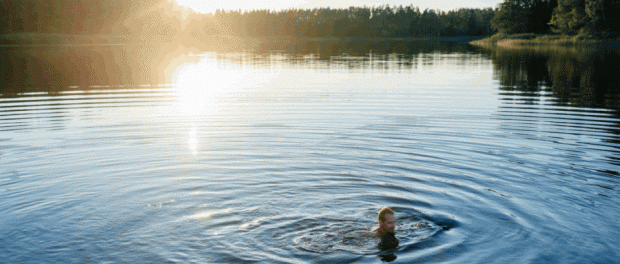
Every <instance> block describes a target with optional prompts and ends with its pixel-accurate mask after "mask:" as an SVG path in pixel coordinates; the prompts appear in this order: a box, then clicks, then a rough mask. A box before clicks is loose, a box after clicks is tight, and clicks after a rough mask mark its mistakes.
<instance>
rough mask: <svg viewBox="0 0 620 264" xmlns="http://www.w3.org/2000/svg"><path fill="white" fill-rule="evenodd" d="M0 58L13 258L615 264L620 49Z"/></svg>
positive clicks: (161, 52)
mask: <svg viewBox="0 0 620 264" xmlns="http://www.w3.org/2000/svg"><path fill="white" fill-rule="evenodd" d="M0 54H1V55H0V56H1V57H2V62H3V63H2V66H1V70H2V73H3V74H4V79H2V82H1V85H2V86H1V87H0V89H1V90H0V94H2V95H1V96H0V199H1V200H2V201H3V202H2V203H1V204H0V215H1V216H0V225H1V226H2V228H1V229H0V249H1V250H0V257H1V258H2V259H3V260H4V261H6V262H7V263H41V262H43V263H89V262H94V263H103V262H114V263H127V262H137V263H145V262H146V263H149V262H155V263H171V262H180V263H253V262H259V263H300V262H302V263H303V262H309V263H334V262H339V263H355V262H357V263H380V262H382V261H394V262H396V263H399V262H400V263H413V262H415V263H427V262H428V263H437V262H441V263H612V262H614V261H616V260H617V259H618V257H620V255H619V254H618V252H620V251H619V250H620V247H619V246H618V245H619V242H620V241H619V239H618V237H620V224H618V222H617V220H616V219H618V218H619V217H620V213H618V212H620V210H619V209H620V208H619V206H618V202H619V194H620V190H619V189H618V188H619V186H618V182H619V178H618V175H619V174H618V171H619V169H620V149H619V146H620V140H619V137H620V136H619V133H618V132H619V129H618V127H619V126H618V123H619V121H620V118H619V116H618V112H617V109H618V98H619V97H618V94H619V93H618V91H619V89H618V83H620V82H619V81H618V78H619V77H618V76H620V75H619V74H618V73H619V72H618V69H620V67H617V66H618V65H617V64H618V61H620V60H617V58H618V55H617V54H613V53H604V52H602V53H601V52H591V53H587V54H586V53H570V52H566V53H540V52H533V51H518V52H517V51H513V52H508V51H489V50H478V49H475V48H472V47H467V46H463V45H448V44H441V45H439V44H436V43H423V44H415V43H406V42H405V43H403V42H388V43H361V42H360V43H357V42H356V43H353V44H351V43H346V45H344V44H342V45H341V44H338V43H309V44H305V45H298V46H292V47H279V46H277V45H276V44H269V45H267V44H265V45H264V46H261V47H258V48H257V49H255V50H246V51H236V52H233V51H227V52H222V51H218V52H213V51H210V52H207V51H201V50H199V49H196V48H186V47H183V46H182V45H179V46H176V45H174V46H79V47H68V46H55V47H2V48H0ZM5 62H10V63H5ZM614 63H615V64H614ZM603 65H611V66H609V67H607V66H603ZM614 65H615V66H614ZM383 206H390V207H392V208H393V209H394V210H395V211H396V212H397V214H396V216H397V218H398V222H397V227H396V229H397V238H398V239H399V240H400V246H399V247H398V248H397V249H395V250H393V251H390V252H381V251H379V249H378V248H377V243H378V241H377V240H376V239H374V238H369V237H366V236H364V233H365V232H367V230H370V229H371V228H372V227H373V226H374V225H376V212H377V211H378V210H379V209H380V208H381V207H383Z"/></svg>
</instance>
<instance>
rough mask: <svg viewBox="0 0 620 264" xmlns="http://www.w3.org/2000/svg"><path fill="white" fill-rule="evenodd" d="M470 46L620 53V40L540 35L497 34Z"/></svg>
mask: <svg viewBox="0 0 620 264" xmlns="http://www.w3.org/2000/svg"><path fill="white" fill-rule="evenodd" d="M469 44H471V45H475V46H483V47H501V48H509V49H521V48H548V49H549V48H560V47H569V48H604V49H613V50H616V51H619V50H620V49H619V48H620V38H618V39H596V38H587V37H582V36H567V35H539V34H515V35H508V34H495V35H493V36H491V37H488V38H484V39H481V40H474V41H470V42H469Z"/></svg>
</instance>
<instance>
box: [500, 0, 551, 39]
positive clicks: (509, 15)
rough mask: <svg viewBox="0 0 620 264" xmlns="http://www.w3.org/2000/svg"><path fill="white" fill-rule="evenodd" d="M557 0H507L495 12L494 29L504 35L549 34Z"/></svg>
mask: <svg viewBox="0 0 620 264" xmlns="http://www.w3.org/2000/svg"><path fill="white" fill-rule="evenodd" d="M556 5H557V1H556V0H505V1H504V2H503V3H501V4H500V6H499V7H498V8H497V10H496V11H495V17H494V18H493V20H492V21H491V25H492V27H493V28H494V29H495V30H497V31H499V32H502V33H507V34H516V33H525V32H530V33H539V34H542V33H547V32H548V31H549V25H548V22H549V19H550V18H551V14H552V10H553V8H554V7H555V6H556Z"/></svg>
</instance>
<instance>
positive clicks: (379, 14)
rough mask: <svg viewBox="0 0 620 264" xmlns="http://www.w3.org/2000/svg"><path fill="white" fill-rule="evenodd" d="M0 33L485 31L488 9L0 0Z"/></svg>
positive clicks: (195, 35) (465, 33)
mask: <svg viewBox="0 0 620 264" xmlns="http://www.w3.org/2000/svg"><path fill="white" fill-rule="evenodd" d="M0 12H1V13H2V14H3V16H2V18H1V21H0V34H12V33H24V32H27V33H42V34H83V35H101V34H113V35H132V36H144V35H157V36H162V37H166V38H181V37H185V38H188V37H190V38H194V39H198V40H203V39H205V38H208V37H209V36H212V35H232V36H243V37H270V36H281V37H310V38H316V37H439V36H486V35H490V34H493V33H494V32H495V31H494V29H492V27H491V20H492V19H493V17H494V15H495V11H494V10H493V9H492V8H487V9H459V10H454V11H449V12H444V11H437V10H429V9H427V10H420V9H419V8H417V7H414V6H411V5H410V6H389V5H383V6H377V7H350V8H346V9H332V8H315V9H288V10H282V11H270V10H252V11H223V10H218V11H216V12H215V13H214V14H198V13H195V12H193V11H192V10H191V9H187V8H184V7H181V6H179V5H177V4H176V2H175V1H174V0H143V1H133V0H0Z"/></svg>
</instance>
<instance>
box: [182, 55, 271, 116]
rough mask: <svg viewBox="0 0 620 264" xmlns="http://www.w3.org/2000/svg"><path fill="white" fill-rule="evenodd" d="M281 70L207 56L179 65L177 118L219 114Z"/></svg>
mask: <svg viewBox="0 0 620 264" xmlns="http://www.w3.org/2000/svg"><path fill="white" fill-rule="evenodd" d="M278 72H279V71H274V70H273V69H260V68H255V67H250V66H244V65H238V64H233V63H228V62H224V61H218V60H217V59H215V58H212V57H211V56H205V57H204V59H202V60H200V61H199V62H198V63H191V64H186V65H183V66H180V67H179V68H178V69H177V70H176V72H175V74H174V78H173V82H174V83H173V84H174V87H175V92H176V94H177V100H176V107H175V110H174V112H175V113H176V115H182V116H204V115H213V114H217V113H218V112H219V111H220V110H221V109H222V108H223V107H225V106H226V104H227V103H226V102H231V101H233V100H234V99H235V97H236V96H239V95H242V94H243V92H244V90H245V89H247V88H251V87H259V86H261V85H265V84H268V83H270V82H271V81H273V79H274V78H276V77H277V76H278Z"/></svg>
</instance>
